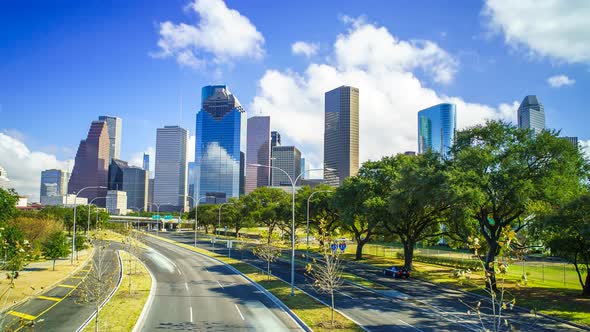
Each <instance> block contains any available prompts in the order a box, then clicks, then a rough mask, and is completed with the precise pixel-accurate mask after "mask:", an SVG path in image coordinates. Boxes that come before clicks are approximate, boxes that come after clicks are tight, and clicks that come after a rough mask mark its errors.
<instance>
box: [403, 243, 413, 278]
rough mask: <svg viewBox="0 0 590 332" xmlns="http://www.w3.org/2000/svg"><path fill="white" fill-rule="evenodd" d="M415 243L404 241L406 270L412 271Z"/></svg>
mask: <svg viewBox="0 0 590 332" xmlns="http://www.w3.org/2000/svg"><path fill="white" fill-rule="evenodd" d="M415 244H416V242H415V241H410V240H408V241H404V242H403V245H404V267H405V268H406V269H408V270H410V271H411V270H412V261H413V260H414V245H415Z"/></svg>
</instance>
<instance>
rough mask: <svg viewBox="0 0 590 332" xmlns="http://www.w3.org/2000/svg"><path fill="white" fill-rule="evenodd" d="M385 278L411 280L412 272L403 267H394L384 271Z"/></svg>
mask: <svg viewBox="0 0 590 332" xmlns="http://www.w3.org/2000/svg"><path fill="white" fill-rule="evenodd" d="M383 275H384V276H391V277H394V278H406V279H407V278H409V277H410V270H408V269H406V268H405V267H403V266H392V267H390V268H388V269H385V270H383Z"/></svg>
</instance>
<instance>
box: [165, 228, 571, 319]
mask: <svg viewBox="0 0 590 332" xmlns="http://www.w3.org/2000/svg"><path fill="white" fill-rule="evenodd" d="M160 235H163V236H165V237H167V238H170V239H173V240H176V241H179V242H183V243H186V244H193V238H192V233H160ZM199 246H200V247H203V248H206V249H209V250H215V251H217V252H218V253H220V254H225V255H227V249H226V248H224V247H222V246H220V245H219V244H217V246H216V248H213V247H212V246H211V244H210V242H209V241H208V239H207V238H204V237H203V238H202V239H200V241H199ZM232 257H235V258H242V259H243V260H244V261H246V262H248V263H250V264H253V265H256V266H259V267H264V266H263V265H264V263H263V262H261V261H260V260H259V259H257V258H256V257H255V256H253V255H252V253H251V251H250V250H244V251H243V252H238V251H237V250H233V252H232ZM346 270H347V271H348V272H351V273H354V274H358V275H360V276H362V277H364V278H366V279H368V280H372V281H375V282H378V283H380V284H383V285H385V286H387V287H389V288H390V291H386V292H380V293H378V292H374V291H371V290H367V289H364V288H361V287H358V286H354V285H350V284H345V285H343V286H342V287H341V288H340V289H339V291H338V293H337V295H336V306H337V308H338V309H339V310H340V311H341V312H343V313H344V314H345V315H347V316H349V317H350V318H351V319H353V320H355V321H356V322H357V323H358V324H360V325H362V326H363V327H364V328H366V329H367V330H370V331H480V330H482V325H481V322H480V321H479V319H478V317H477V316H476V315H468V314H467V309H468V308H467V307H466V306H465V305H464V304H463V303H461V301H460V300H463V301H466V302H468V303H476V302H477V301H481V298H478V297H474V296H471V295H469V294H466V293H463V292H460V291H456V290H452V289H449V288H444V287H440V286H437V285H434V284H431V283H428V282H424V281H421V280H418V279H410V280H392V279H389V278H383V276H382V275H380V273H379V272H380V270H379V269H376V268H371V267H369V266H363V265H359V264H354V263H351V264H348V265H347V267H346ZM272 271H273V273H274V274H275V275H277V276H278V277H280V278H282V279H284V280H290V269H289V264H288V263H287V262H284V261H278V262H275V263H274V264H272ZM296 284H297V286H298V287H300V288H302V289H303V290H305V291H306V292H308V293H310V294H312V295H314V296H316V297H318V298H320V299H321V300H323V301H324V302H328V297H327V296H326V295H325V294H321V293H319V292H317V291H316V290H315V289H314V288H313V287H312V286H311V281H310V280H308V278H306V276H305V270H304V269H303V267H298V268H297V269H296ZM406 295H407V299H400V298H399V297H400V296H402V297H404V296H406ZM507 317H508V318H510V322H511V323H512V324H515V325H516V326H517V327H518V328H519V330H522V331H566V330H572V331H573V330H578V329H577V328H575V327H573V326H571V325H566V324H562V323H561V322H559V321H556V320H553V319H550V318H545V317H540V316H537V317H534V316H532V315H530V314H525V313H524V312H522V311H521V312H519V313H518V315H514V314H508V316H507ZM483 320H484V324H485V326H486V327H490V325H489V318H485V317H484V319H483Z"/></svg>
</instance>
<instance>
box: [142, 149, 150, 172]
mask: <svg viewBox="0 0 590 332" xmlns="http://www.w3.org/2000/svg"><path fill="white" fill-rule="evenodd" d="M143 169H144V170H145V171H149V170H150V155H149V154H147V153H144V154H143Z"/></svg>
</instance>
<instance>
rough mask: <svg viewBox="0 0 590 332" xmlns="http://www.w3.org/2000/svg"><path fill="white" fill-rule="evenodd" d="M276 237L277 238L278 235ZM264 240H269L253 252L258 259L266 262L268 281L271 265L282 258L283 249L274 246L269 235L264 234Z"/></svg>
mask: <svg viewBox="0 0 590 332" xmlns="http://www.w3.org/2000/svg"><path fill="white" fill-rule="evenodd" d="M274 237H275V238H276V235H275V236H274ZM263 238H266V239H267V240H266V241H264V242H263V243H261V244H258V245H257V246H256V247H254V249H253V250H252V252H253V253H254V255H256V256H257V257H258V258H260V259H262V260H263V261H265V262H266V275H267V276H268V280H270V276H271V273H270V264H271V263H272V262H274V261H275V260H277V258H279V256H281V249H280V248H278V247H276V246H274V241H273V240H272V238H271V237H269V236H268V235H267V234H263ZM275 241H276V239H275Z"/></svg>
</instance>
